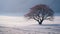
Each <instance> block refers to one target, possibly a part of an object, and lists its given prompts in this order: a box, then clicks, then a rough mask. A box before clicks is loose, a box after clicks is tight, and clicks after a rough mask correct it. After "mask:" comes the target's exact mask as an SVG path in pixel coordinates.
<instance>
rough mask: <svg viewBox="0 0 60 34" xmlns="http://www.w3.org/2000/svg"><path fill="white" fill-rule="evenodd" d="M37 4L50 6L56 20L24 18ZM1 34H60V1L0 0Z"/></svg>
mask: <svg viewBox="0 0 60 34" xmlns="http://www.w3.org/2000/svg"><path fill="white" fill-rule="evenodd" d="M37 4H45V5H48V6H49V7H50V8H51V9H52V10H53V11H54V12H55V13H54V20H53V21H49V20H44V21H43V24H42V25H38V22H36V21H35V20H28V19H26V18H25V17H24V15H25V14H26V13H28V12H29V10H30V8H32V7H33V6H35V5H37ZM0 34H60V0H0Z"/></svg>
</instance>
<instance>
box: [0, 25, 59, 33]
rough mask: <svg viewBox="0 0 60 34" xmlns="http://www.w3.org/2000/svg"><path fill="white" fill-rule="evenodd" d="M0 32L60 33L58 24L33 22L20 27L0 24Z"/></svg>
mask: <svg viewBox="0 0 60 34" xmlns="http://www.w3.org/2000/svg"><path fill="white" fill-rule="evenodd" d="M0 34H60V24H43V25H38V24H33V25H29V26H25V27H21V28H19V27H18V28H17V27H5V26H0Z"/></svg>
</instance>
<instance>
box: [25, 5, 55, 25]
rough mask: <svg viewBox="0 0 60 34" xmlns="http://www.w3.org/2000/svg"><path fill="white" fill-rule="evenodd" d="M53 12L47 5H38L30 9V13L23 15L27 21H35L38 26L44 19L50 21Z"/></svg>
mask: <svg viewBox="0 0 60 34" xmlns="http://www.w3.org/2000/svg"><path fill="white" fill-rule="evenodd" d="M53 15H54V12H53V10H52V9H50V8H49V7H48V6H47V5H44V4H39V5H36V6H34V7H32V8H30V12H29V13H27V14H26V15H25V17H27V18H28V19H34V20H36V21H37V22H38V23H39V24H40V25H41V24H42V22H43V21H44V20H46V19H49V20H52V19H53Z"/></svg>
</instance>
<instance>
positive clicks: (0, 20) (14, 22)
mask: <svg viewBox="0 0 60 34" xmlns="http://www.w3.org/2000/svg"><path fill="white" fill-rule="evenodd" d="M54 18H55V19H54V20H53V21H49V20H45V21H44V22H43V24H60V16H55V17H54ZM31 24H38V22H36V21H35V20H28V19H26V18H25V17H24V16H17V17H16V16H0V25H2V26H11V27H14V26H16V27H17V26H27V25H31Z"/></svg>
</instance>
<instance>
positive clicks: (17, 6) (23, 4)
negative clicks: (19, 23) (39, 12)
mask: <svg viewBox="0 0 60 34" xmlns="http://www.w3.org/2000/svg"><path fill="white" fill-rule="evenodd" d="M37 4H46V5H48V6H50V8H52V9H53V10H54V12H55V15H60V14H59V13H60V0H0V15H2V16H23V15H24V14H26V13H27V12H28V11H29V8H31V7H33V6H35V5H37Z"/></svg>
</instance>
